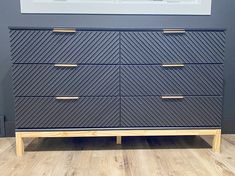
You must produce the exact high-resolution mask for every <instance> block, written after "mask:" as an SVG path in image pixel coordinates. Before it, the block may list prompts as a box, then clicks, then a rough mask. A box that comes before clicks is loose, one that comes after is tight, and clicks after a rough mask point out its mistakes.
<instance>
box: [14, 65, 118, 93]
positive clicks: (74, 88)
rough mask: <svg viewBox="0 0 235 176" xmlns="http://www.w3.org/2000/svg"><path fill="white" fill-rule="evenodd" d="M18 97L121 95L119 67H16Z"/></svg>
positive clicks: (15, 81)
mask: <svg viewBox="0 0 235 176" xmlns="http://www.w3.org/2000/svg"><path fill="white" fill-rule="evenodd" d="M13 81H14V93H15V95H16V96H118V95H119V66H115V65H79V66H78V67H75V68H59V67H54V65H48V64H14V65H13Z"/></svg>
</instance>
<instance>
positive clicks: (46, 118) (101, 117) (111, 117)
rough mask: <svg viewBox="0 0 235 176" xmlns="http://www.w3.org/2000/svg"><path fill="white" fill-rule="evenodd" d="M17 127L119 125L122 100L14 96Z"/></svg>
mask: <svg viewBox="0 0 235 176" xmlns="http://www.w3.org/2000/svg"><path fill="white" fill-rule="evenodd" d="M15 111H16V128H79V127H84V128H86V127H87V128H89V127H90V128H95V127H117V126H119V125H120V99H119V98H115V97H113V98H112V97H110V98H104V97H96V98H94V97H92V98H90V97H86V98H84V97H83V98H79V99H78V100H56V99H55V98H46V97H27V98H26V97H18V98H16V99H15Z"/></svg>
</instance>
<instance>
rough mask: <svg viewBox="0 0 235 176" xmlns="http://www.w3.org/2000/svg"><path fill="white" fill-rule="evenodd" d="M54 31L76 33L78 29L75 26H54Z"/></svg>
mask: <svg viewBox="0 0 235 176" xmlns="http://www.w3.org/2000/svg"><path fill="white" fill-rule="evenodd" d="M52 31H53V32H57V33H75V32H76V29H74V28H54V29H53V30H52Z"/></svg>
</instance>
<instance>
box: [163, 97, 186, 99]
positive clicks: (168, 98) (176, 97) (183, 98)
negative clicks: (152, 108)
mask: <svg viewBox="0 0 235 176" xmlns="http://www.w3.org/2000/svg"><path fill="white" fill-rule="evenodd" d="M161 99H184V96H161Z"/></svg>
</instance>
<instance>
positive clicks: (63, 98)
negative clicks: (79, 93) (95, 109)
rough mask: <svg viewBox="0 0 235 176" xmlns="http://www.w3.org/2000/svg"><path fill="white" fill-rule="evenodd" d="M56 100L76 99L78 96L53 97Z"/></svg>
mask: <svg viewBox="0 0 235 176" xmlns="http://www.w3.org/2000/svg"><path fill="white" fill-rule="evenodd" d="M55 99H56V100H78V99H79V97H55Z"/></svg>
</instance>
